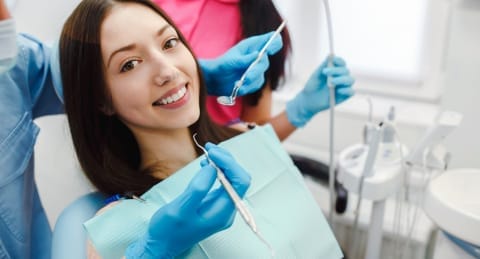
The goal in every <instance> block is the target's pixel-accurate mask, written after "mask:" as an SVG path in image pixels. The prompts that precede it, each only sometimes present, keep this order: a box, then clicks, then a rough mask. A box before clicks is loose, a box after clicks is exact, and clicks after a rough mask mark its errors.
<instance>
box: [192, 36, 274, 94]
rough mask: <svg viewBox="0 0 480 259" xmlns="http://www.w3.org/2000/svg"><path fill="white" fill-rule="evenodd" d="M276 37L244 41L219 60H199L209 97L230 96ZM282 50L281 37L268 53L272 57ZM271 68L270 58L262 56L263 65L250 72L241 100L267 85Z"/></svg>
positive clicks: (254, 37) (261, 37)
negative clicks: (243, 75)
mask: <svg viewBox="0 0 480 259" xmlns="http://www.w3.org/2000/svg"><path fill="white" fill-rule="evenodd" d="M273 33H274V32H269V33H265V34H262V35H258V36H252V37H249V38H247V39H244V40H242V41H240V42H239V43H237V45H235V46H233V47H232V48H231V49H229V50H228V51H227V52H225V53H224V54H223V55H222V56H220V57H218V58H216V59H203V60H199V63H200V67H201V69H202V71H203V73H204V77H205V82H206V84H207V92H208V94H209V95H215V96H228V95H230V94H231V93H232V89H233V87H234V85H235V82H236V81H238V80H239V79H240V77H241V76H242V74H243V72H245V70H247V68H248V66H249V65H250V64H251V63H252V62H253V61H254V60H255V59H256V58H257V55H258V53H259V52H260V50H261V49H262V48H263V46H264V45H265V44H266V43H267V41H268V39H269V38H270V37H271V36H272V34H273ZM282 46H283V42H282V37H281V35H278V36H276V37H275V39H274V40H273V42H272V43H271V45H270V46H268V48H267V50H266V53H267V54H268V55H273V54H275V53H277V52H278V51H279V50H280V49H282ZM269 65H270V63H269V61H268V57H267V55H263V56H262V58H261V60H260V62H258V63H257V64H256V65H255V66H254V67H253V68H252V69H251V70H250V71H249V72H248V74H247V76H246V78H245V81H244V84H243V85H242V87H241V88H240V90H239V91H238V95H239V96H242V95H246V94H249V93H253V92H256V91H257V90H259V89H260V88H261V87H262V85H263V83H264V82H265V78H264V73H265V71H266V70H267V69H268V67H269Z"/></svg>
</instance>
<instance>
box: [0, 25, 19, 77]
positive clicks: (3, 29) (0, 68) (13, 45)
mask: <svg viewBox="0 0 480 259" xmlns="http://www.w3.org/2000/svg"><path fill="white" fill-rule="evenodd" d="M0 46H1V47H0V74H2V73H3V72H6V71H8V70H10V69H11V68H12V67H13V66H14V65H15V63H16V60H17V34H16V30H15V21H14V20H13V19H8V20H0Z"/></svg>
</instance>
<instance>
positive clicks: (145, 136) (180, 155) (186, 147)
mask: <svg viewBox="0 0 480 259" xmlns="http://www.w3.org/2000/svg"><path fill="white" fill-rule="evenodd" d="M135 137H136V138H137V141H138V144H139V148H140V153H141V156H142V162H141V168H142V169H146V168H153V169H154V170H153V175H154V176H155V177H157V178H159V179H164V178H166V177H168V176H169V175H171V174H173V173H175V172H176V171H178V170H179V169H180V168H182V167H184V166H185V165H186V164H188V163H189V162H191V161H192V160H194V159H195V158H196V157H197V153H196V151H195V147H194V144H193V140H192V136H190V131H189V130H188V128H186V129H182V130H172V131H166V132H165V131H162V132H142V133H138V132H137V134H135Z"/></svg>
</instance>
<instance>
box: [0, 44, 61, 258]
mask: <svg viewBox="0 0 480 259" xmlns="http://www.w3.org/2000/svg"><path fill="white" fill-rule="evenodd" d="M17 43H18V44H19V46H18V47H19V48H18V55H17V58H16V59H17V64H16V65H15V66H14V67H13V68H12V69H10V70H9V71H8V72H6V73H4V74H1V75H0V118H1V127H0V168H1V169H0V258H32V257H34V258H50V247H51V229H50V226H49V224H48V221H47V217H46V215H45V212H44V210H43V207H42V205H41V203H40V199H39V196H38V192H37V188H36V185H35V182H34V175H33V148H34V144H35V140H36V137H37V134H38V132H39V129H38V127H37V126H36V125H35V124H34V123H33V119H35V118H36V117H38V116H42V115H48V114H56V113H60V112H62V109H63V105H62V103H61V101H60V99H59V98H58V96H57V94H56V92H55V90H54V87H53V83H52V78H51V73H50V61H49V60H50V50H49V48H48V47H47V46H45V45H44V44H42V43H41V42H40V41H39V40H37V39H35V38H33V37H31V36H28V35H19V36H18V38H17Z"/></svg>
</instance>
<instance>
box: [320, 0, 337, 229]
mask: <svg viewBox="0 0 480 259" xmlns="http://www.w3.org/2000/svg"><path fill="white" fill-rule="evenodd" d="M323 4H324V5H325V14H326V18H327V31H328V43H329V44H328V46H329V52H330V53H329V56H328V66H329V67H332V66H333V57H334V56H335V54H334V50H333V27H332V16H331V13H330V6H329V4H328V0H323ZM330 81H331V80H330V77H328V78H327V84H328V89H329V94H330V100H329V101H330V129H329V130H330V133H329V134H330V142H329V153H330V158H329V167H328V168H329V171H328V189H329V194H330V208H329V213H328V221H329V222H330V227H332V228H333V225H334V224H333V216H334V213H333V212H334V210H335V138H334V131H335V86H334V85H333V84H332V83H331V82H330Z"/></svg>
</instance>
